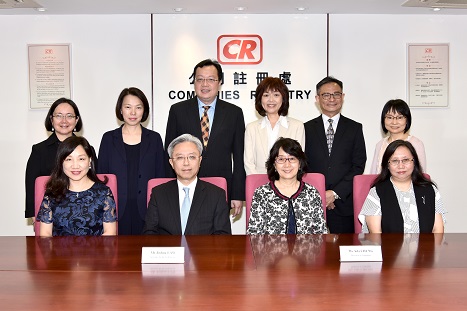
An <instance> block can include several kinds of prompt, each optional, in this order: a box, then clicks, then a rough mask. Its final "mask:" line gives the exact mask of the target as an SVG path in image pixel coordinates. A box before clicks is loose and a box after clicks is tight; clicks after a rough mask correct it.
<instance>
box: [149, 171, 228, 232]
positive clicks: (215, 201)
mask: <svg viewBox="0 0 467 311" xmlns="http://www.w3.org/2000/svg"><path fill="white" fill-rule="evenodd" d="M178 197H179V196H178V185H177V180H172V181H169V182H167V183H165V184H162V185H159V186H156V187H154V188H153V189H152V193H151V199H150V200H149V206H148V212H147V214H146V222H145V224H144V228H143V234H161V235H182V228H181V220H180V202H179V200H178ZM231 233H232V231H231V228H230V220H229V209H228V207H227V202H226V200H225V192H224V190H222V189H221V188H219V187H217V186H214V185H213V184H210V183H208V182H204V181H202V180H199V179H198V182H197V184H196V188H195V193H194V195H193V201H192V203H191V208H190V214H189V215H188V220H187V224H186V228H185V235H202V234H204V235H208V234H231Z"/></svg>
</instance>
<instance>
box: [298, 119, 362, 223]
mask: <svg viewBox="0 0 467 311" xmlns="http://www.w3.org/2000/svg"><path fill="white" fill-rule="evenodd" d="M305 140H306V142H305V153H306V156H307V159H308V171H309V172H311V173H321V174H323V175H324V176H325V178H326V190H333V191H334V192H335V193H337V194H338V195H339V197H340V198H341V199H340V200H336V201H335V206H336V207H335V211H336V213H337V214H339V215H341V216H350V215H353V193H352V191H353V177H354V176H355V175H360V174H363V171H364V170H365V163H366V149H365V140H364V138H363V131H362V125H361V124H360V123H357V122H355V121H353V120H351V119H349V118H346V117H344V116H343V115H341V116H340V119H339V123H338V125H337V130H336V133H335V134H334V141H333V144H332V151H331V155H329V151H328V145H327V141H326V134H325V132H324V124H323V119H322V117H321V116H319V117H317V118H315V119H312V120H310V121H308V122H306V123H305Z"/></svg>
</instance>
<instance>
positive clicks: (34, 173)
mask: <svg viewBox="0 0 467 311" xmlns="http://www.w3.org/2000/svg"><path fill="white" fill-rule="evenodd" d="M82 126H83V121H82V119H81V116H80V114H79V110H78V107H77V106H76V104H75V103H74V102H73V101H72V100H71V99H67V98H59V99H57V100H56V101H55V102H54V103H53V104H52V106H50V108H49V111H48V113H47V116H46V117H45V129H46V130H47V131H49V132H52V134H51V135H50V136H49V138H47V139H46V140H44V141H43V142H40V143H38V144H36V145H34V146H32V151H31V155H30V156H29V159H28V163H27V165H26V210H25V217H26V218H31V217H32V218H33V222H34V221H35V219H34V217H35V216H36V215H34V183H35V181H36V178H37V177H39V176H48V175H50V174H51V173H52V169H53V167H54V163H55V156H56V154H57V149H58V146H59V144H60V143H61V142H62V141H64V140H65V139H66V138H68V137H70V136H72V135H74V134H73V132H79V131H80V130H81V128H82ZM93 155H94V159H97V157H95V152H94V149H93Z"/></svg>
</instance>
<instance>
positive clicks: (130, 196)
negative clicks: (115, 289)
mask: <svg viewBox="0 0 467 311" xmlns="http://www.w3.org/2000/svg"><path fill="white" fill-rule="evenodd" d="M115 114H116V116H117V118H118V119H119V120H120V121H123V125H122V126H121V127H119V128H117V129H115V130H112V131H109V132H107V133H105V134H104V136H102V140H101V146H100V148H99V167H98V172H99V173H108V174H115V175H116V176H117V183H118V194H117V195H118V234H119V235H138V234H141V233H142V230H143V225H144V218H145V217H146V210H147V185H148V181H149V179H152V178H158V177H164V175H165V165H164V149H163V147H162V139H161V136H160V135H159V133H157V132H154V131H151V130H148V129H146V128H145V127H143V126H142V125H141V122H144V121H146V120H147V118H148V116H149V102H148V100H147V98H146V96H145V95H144V93H143V92H142V91H141V90H140V89H138V88H135V87H130V88H125V89H124V90H123V91H122V92H121V93H120V96H119V97H118V100H117V105H116V107H115Z"/></svg>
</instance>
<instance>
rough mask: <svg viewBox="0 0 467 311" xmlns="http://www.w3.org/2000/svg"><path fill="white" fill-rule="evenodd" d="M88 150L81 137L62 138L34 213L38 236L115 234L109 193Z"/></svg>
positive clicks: (90, 151)
mask: <svg viewBox="0 0 467 311" xmlns="http://www.w3.org/2000/svg"><path fill="white" fill-rule="evenodd" d="M92 154H93V153H92V147H91V146H90V145H89V143H88V141H87V140H86V139H85V138H83V137H77V136H72V137H69V138H67V139H65V140H64V141H63V142H62V143H61V144H60V146H59V147H58V150H57V157H56V159H55V167H54V169H53V171H52V175H51V176H50V179H49V181H48V182H47V184H46V190H45V195H44V199H43V200H42V204H41V207H40V210H39V213H38V214H37V220H38V221H40V222H41V224H40V235H41V236H52V235H53V236H57V235H115V234H116V231H117V225H116V220H117V215H116V208H115V200H114V198H113V195H112V191H111V190H110V188H109V187H107V186H106V185H105V183H106V182H107V180H104V182H102V181H101V180H99V178H98V177H97V176H96V173H95V169H94V161H95V159H93V157H92Z"/></svg>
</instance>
